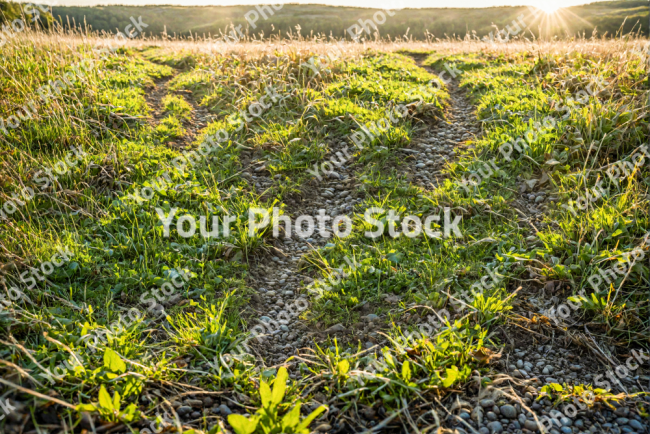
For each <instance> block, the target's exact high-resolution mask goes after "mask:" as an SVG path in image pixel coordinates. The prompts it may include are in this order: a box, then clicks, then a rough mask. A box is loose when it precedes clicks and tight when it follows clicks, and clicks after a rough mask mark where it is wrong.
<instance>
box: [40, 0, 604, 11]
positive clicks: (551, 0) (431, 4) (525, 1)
mask: <svg viewBox="0 0 650 434" xmlns="http://www.w3.org/2000/svg"><path fill="white" fill-rule="evenodd" d="M27 1H34V2H35V3H40V4H50V5H52V4H53V5H54V6H57V5H58V6H96V5H107V4H120V5H131V6H142V5H149V4H174V5H183V6H197V5H198V6H234V5H257V4H270V3H273V4H280V3H283V4H286V3H294V4H326V5H332V6H354V7H368V8H382V9H383V8H388V9H391V8H400V7H402V8H457V7H462V8H476V7H490V6H520V5H532V6H541V7H545V6H548V5H549V4H555V5H557V6H558V7H560V6H561V7H567V6H575V5H580V4H585V3H593V2H595V1H604V0H591V1H590V0H266V1H265V0H40V1H39V0H27Z"/></svg>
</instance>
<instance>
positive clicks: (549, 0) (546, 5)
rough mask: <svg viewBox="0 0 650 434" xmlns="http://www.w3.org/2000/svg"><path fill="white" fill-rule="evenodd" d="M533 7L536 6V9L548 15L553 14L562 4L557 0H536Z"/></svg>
mask: <svg viewBox="0 0 650 434" xmlns="http://www.w3.org/2000/svg"><path fill="white" fill-rule="evenodd" d="M535 7H536V8H538V9H541V10H543V11H544V12H546V13H547V14H548V15H550V14H554V13H555V12H557V10H558V9H560V8H561V7H562V6H561V5H560V2H559V1H556V0H546V1H538V2H536V3H535Z"/></svg>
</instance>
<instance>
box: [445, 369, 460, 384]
mask: <svg viewBox="0 0 650 434" xmlns="http://www.w3.org/2000/svg"><path fill="white" fill-rule="evenodd" d="M445 373H446V374H447V378H445V379H444V380H442V385H443V386H444V387H451V385H452V384H454V383H455V382H456V380H457V379H458V368H457V367H456V366H452V367H451V369H450V368H447V369H446V370H445Z"/></svg>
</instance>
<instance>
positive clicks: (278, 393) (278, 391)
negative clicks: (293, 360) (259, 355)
mask: <svg viewBox="0 0 650 434" xmlns="http://www.w3.org/2000/svg"><path fill="white" fill-rule="evenodd" d="M287 378H289V374H288V373H287V368H285V367H284V366H283V367H281V368H280V369H279V370H278V375H277V377H275V381H274V382H273V394H272V395H271V402H272V403H273V404H274V405H278V404H280V403H281V402H282V399H283V398H284V392H285V390H286V389H287Z"/></svg>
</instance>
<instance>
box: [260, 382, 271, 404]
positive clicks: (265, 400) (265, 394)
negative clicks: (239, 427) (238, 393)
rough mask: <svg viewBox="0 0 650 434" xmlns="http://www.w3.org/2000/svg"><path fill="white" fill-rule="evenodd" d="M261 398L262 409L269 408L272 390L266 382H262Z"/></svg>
mask: <svg viewBox="0 0 650 434" xmlns="http://www.w3.org/2000/svg"><path fill="white" fill-rule="evenodd" d="M260 397H261V398H262V407H264V408H268V407H269V406H270V405H271V388H270V387H269V385H268V383H266V382H265V381H260Z"/></svg>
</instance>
